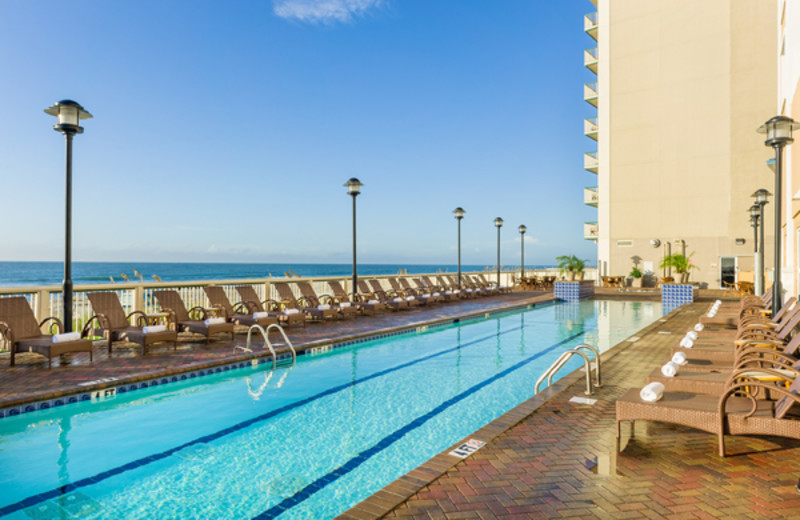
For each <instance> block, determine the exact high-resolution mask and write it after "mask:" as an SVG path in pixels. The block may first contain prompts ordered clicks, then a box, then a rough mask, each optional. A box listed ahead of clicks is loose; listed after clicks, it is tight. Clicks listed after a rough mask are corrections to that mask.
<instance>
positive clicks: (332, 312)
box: [272, 282, 339, 321]
mask: <svg viewBox="0 0 800 520" xmlns="http://www.w3.org/2000/svg"><path fill="white" fill-rule="evenodd" d="M272 286H273V287H274V288H275V290H276V291H278V297H279V298H280V304H281V307H283V308H286V309H298V310H300V311H301V312H302V313H303V314H305V315H306V317H307V318H309V319H311V320H313V321H322V320H333V319H336V318H338V317H339V313H338V312H337V311H336V309H334V308H333V307H331V306H330V305H322V304H320V303H317V302H314V301H311V300H308V299H307V298H305V297H303V296H301V297H300V298H295V297H294V293H293V292H292V289H291V287H289V284H288V283H286V282H275V283H273V284H272Z"/></svg>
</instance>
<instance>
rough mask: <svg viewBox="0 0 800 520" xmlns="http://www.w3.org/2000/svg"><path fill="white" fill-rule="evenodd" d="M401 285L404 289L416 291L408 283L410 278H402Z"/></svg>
mask: <svg viewBox="0 0 800 520" xmlns="http://www.w3.org/2000/svg"><path fill="white" fill-rule="evenodd" d="M400 285H402V286H403V289H406V290H411V291H413V290H414V288H413V287H411V284H410V283H408V278H400Z"/></svg>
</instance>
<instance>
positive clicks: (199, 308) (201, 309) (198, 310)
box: [189, 305, 208, 320]
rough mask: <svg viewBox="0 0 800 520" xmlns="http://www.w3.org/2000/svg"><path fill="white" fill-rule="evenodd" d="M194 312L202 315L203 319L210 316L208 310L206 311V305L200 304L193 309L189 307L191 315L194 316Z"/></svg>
mask: <svg viewBox="0 0 800 520" xmlns="http://www.w3.org/2000/svg"><path fill="white" fill-rule="evenodd" d="M193 312H194V313H197V314H198V315H199V316H200V318H199V319H201V320H204V319H206V318H207V317H208V311H206V309H205V307H202V306H200V305H198V306H196V307H192V308H191V309H189V317H191V316H192V313H193Z"/></svg>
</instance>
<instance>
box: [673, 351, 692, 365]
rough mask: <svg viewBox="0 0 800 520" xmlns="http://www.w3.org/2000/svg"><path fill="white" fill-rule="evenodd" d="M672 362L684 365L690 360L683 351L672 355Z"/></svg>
mask: <svg viewBox="0 0 800 520" xmlns="http://www.w3.org/2000/svg"><path fill="white" fill-rule="evenodd" d="M672 362H673V363H675V364H676V365H678V366H681V367H682V366H683V365H685V364H686V363H688V362H689V361H687V360H686V354H685V353H683V352H676V353H675V355H674V356H672Z"/></svg>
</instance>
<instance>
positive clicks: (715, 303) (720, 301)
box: [714, 300, 722, 305]
mask: <svg viewBox="0 0 800 520" xmlns="http://www.w3.org/2000/svg"><path fill="white" fill-rule="evenodd" d="M714 305H722V300H715V301H714Z"/></svg>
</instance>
